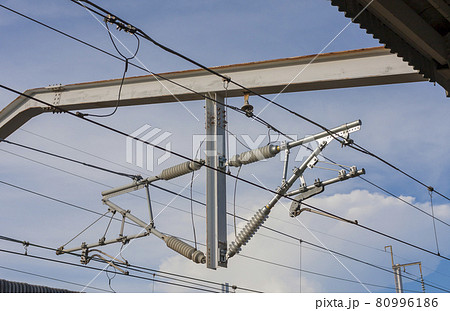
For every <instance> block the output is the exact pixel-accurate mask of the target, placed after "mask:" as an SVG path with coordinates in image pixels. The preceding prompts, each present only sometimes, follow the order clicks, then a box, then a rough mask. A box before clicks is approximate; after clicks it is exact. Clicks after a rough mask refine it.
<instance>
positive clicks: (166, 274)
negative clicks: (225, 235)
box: [0, 235, 259, 292]
mask: <svg viewBox="0 0 450 311" xmlns="http://www.w3.org/2000/svg"><path fill="white" fill-rule="evenodd" d="M0 240H6V241H9V242H14V243H20V244H23V241H19V240H17V239H13V238H9V237H5V236H1V235H0ZM189 242H191V241H189ZM27 243H29V242H27ZM29 244H30V246H33V247H37V248H42V249H46V250H49V251H55V249H54V248H51V247H47V246H43V245H40V244H35V243H29ZM67 254H69V255H72V256H76V257H80V256H81V255H79V254H76V253H67ZM122 259H123V257H122ZM92 260H93V261H98V262H102V263H103V261H101V260H100V259H98V258H92ZM124 262H125V264H124V263H123V262H118V261H112V263H113V264H114V265H116V266H118V267H123V268H126V269H128V270H131V271H136V272H140V273H144V274H155V273H157V274H159V276H160V277H162V278H166V279H170V280H174V281H181V282H184V283H188V284H191V285H199V286H202V287H206V288H209V289H212V290H217V288H215V287H213V286H209V285H204V284H199V283H195V282H203V283H207V284H210V285H218V286H221V285H222V283H219V282H214V281H210V280H205V279H200V278H195V277H190V276H186V275H182V274H177V273H172V272H167V271H161V270H155V269H151V268H148V267H142V266H138V265H132V264H129V263H128V261H126V260H124ZM179 278H183V279H187V280H191V281H186V280H180V279H179ZM192 281H195V282H192ZM239 288H240V289H242V290H245V291H249V292H259V291H256V290H253V289H249V288H244V287H239Z"/></svg>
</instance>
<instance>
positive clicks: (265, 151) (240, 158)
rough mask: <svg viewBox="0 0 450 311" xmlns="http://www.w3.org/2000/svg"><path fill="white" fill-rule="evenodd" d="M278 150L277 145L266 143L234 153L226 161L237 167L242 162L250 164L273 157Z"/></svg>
mask: <svg viewBox="0 0 450 311" xmlns="http://www.w3.org/2000/svg"><path fill="white" fill-rule="evenodd" d="M278 152H279V150H278V147H277V146H274V145H267V146H264V147H261V148H258V149H253V150H250V151H246V152H243V153H241V154H238V155H235V156H234V157H232V158H231V160H230V161H228V165H230V166H236V167H239V166H241V165H242V164H250V163H253V162H257V161H261V160H264V159H269V158H272V157H274V156H275V155H276V154H277V153H278Z"/></svg>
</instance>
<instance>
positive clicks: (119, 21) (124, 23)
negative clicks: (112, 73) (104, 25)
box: [70, 0, 450, 201]
mask: <svg viewBox="0 0 450 311" xmlns="http://www.w3.org/2000/svg"><path fill="white" fill-rule="evenodd" d="M70 1H72V2H73V3H76V4H78V5H80V6H82V7H84V8H85V9H87V10H89V11H91V12H93V13H95V14H97V15H99V16H101V17H103V18H107V16H114V22H115V23H116V25H118V27H124V26H126V27H129V28H130V27H131V28H133V29H134V30H133V32H134V33H136V34H137V35H140V36H141V37H143V38H144V39H147V40H148V41H150V42H151V43H153V44H154V45H156V46H157V47H159V48H161V49H163V50H164V51H166V52H169V53H171V54H173V55H176V56H178V57H180V58H182V59H184V60H186V61H188V62H190V63H191V64H194V65H195V66H197V67H199V68H201V69H203V70H206V71H208V72H210V73H211V74H214V75H216V76H218V77H220V78H221V79H223V80H224V81H227V82H228V83H232V84H234V85H235V86H237V87H239V88H241V89H243V90H244V91H245V92H247V93H251V94H253V95H255V96H257V97H259V98H261V99H263V100H265V101H267V102H269V103H270V104H273V105H275V106H277V107H278V108H281V109H283V110H285V111H287V112H288V113H290V114H292V115H294V116H296V117H298V118H300V119H303V120H304V121H307V122H308V123H311V124H313V125H315V126H317V127H319V128H321V129H322V130H324V131H326V132H328V133H329V134H330V135H332V137H334V138H335V139H336V140H338V141H339V142H341V143H342V141H341V140H340V139H338V138H337V137H336V135H335V134H333V133H332V132H331V131H330V130H329V129H328V128H327V127H325V126H323V125H321V124H320V123H318V122H316V121H313V120H312V119H310V118H308V117H306V116H304V115H301V114H299V113H297V112H296V111H294V110H292V109H289V108H287V107H285V106H283V105H281V104H279V103H277V102H275V101H274V100H271V99H269V98H268V97H266V96H264V95H261V94H259V93H257V92H255V91H253V90H252V89H249V88H247V87H245V86H244V85H242V84H240V83H238V82H236V81H234V80H232V79H231V78H230V77H227V76H224V75H223V74H221V73H219V72H217V71H215V70H213V69H211V68H208V67H206V66H204V65H202V64H201V63H199V62H197V61H195V60H193V59H191V58H189V57H187V56H185V55H184V54H182V53H179V52H177V51H175V50H173V49H171V48H169V47H167V46H165V45H164V44H161V43H160V42H158V41H156V40H154V39H153V38H152V37H150V36H149V35H148V34H146V33H145V32H144V31H142V30H141V29H139V28H137V27H135V26H132V24H131V23H129V22H127V21H125V20H123V19H121V18H120V17H117V16H116V15H114V14H112V13H110V12H109V11H108V10H106V9H104V8H102V7H100V6H99V5H97V4H95V3H93V2H92V1H89V0H83V1H82V2H84V3H86V4H88V5H90V6H93V7H94V8H95V9H97V10H100V11H101V12H103V13H100V12H98V11H96V10H93V9H92V8H90V7H89V6H86V5H84V4H82V3H81V1H78V0H70ZM105 14H107V15H105ZM283 135H284V134H283ZM284 136H286V135H284ZM349 147H350V148H352V149H354V150H356V151H359V152H362V153H364V154H367V155H370V156H372V157H374V158H376V159H378V160H379V161H381V162H383V163H384V164H386V165H388V166H390V167H391V168H393V169H395V170H396V171H398V172H400V173H402V174H403V175H405V176H407V177H408V178H410V179H411V180H413V181H415V182H417V183H419V184H420V185H422V186H424V187H425V188H427V189H429V188H431V189H433V191H434V192H435V193H436V194H438V195H439V196H441V197H443V198H445V199H447V200H449V201H450V198H449V197H447V196H446V195H444V194H442V193H440V192H439V191H437V190H435V189H434V188H433V187H431V186H429V185H427V184H425V183H424V182H422V181H420V180H418V179H417V178H415V177H413V176H412V175H410V174H408V173H406V172H405V171H404V170H402V169H400V168H398V167H397V166H395V165H393V164H391V163H390V162H388V161H387V160H384V159H383V158H381V157H379V156H377V155H376V154H374V153H372V152H370V151H368V150H367V149H365V148H364V147H361V146H360V145H358V144H356V143H355V142H353V143H352V144H350V145H349Z"/></svg>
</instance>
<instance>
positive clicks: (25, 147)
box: [0, 139, 139, 179]
mask: <svg viewBox="0 0 450 311" xmlns="http://www.w3.org/2000/svg"><path fill="white" fill-rule="evenodd" d="M0 142H5V143H7V144H10V145H13V146H17V147H20V148H24V149H28V150H32V151H34V152H38V153H42V154H45V155H48V156H51V157H55V158H58V159H61V160H65V161H69V162H73V163H77V164H80V165H84V166H87V167H90V168H93V169H96V170H100V171H103V172H107V173H111V174H115V175H119V176H122V177H128V178H131V179H139V176H137V175H131V174H127V173H122V172H118V171H113V170H110V169H107V168H104V167H100V166H97V165H94V164H89V163H84V162H82V161H78V160H75V159H73V158H69V157H65V156H62V155H59V154H56V153H52V152H49V151H45V150H42V149H38V148H34V147H30V146H27V145H24V144H20V143H16V142H12V141H10V140H6V139H0Z"/></svg>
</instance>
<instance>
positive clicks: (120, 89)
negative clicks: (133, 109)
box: [84, 21, 141, 118]
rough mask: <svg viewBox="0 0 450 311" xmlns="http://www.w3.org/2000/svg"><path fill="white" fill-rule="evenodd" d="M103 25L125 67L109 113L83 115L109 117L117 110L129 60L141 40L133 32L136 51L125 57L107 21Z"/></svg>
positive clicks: (133, 56) (86, 114) (136, 52)
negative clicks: (114, 104) (114, 103)
mask: <svg viewBox="0 0 450 311" xmlns="http://www.w3.org/2000/svg"><path fill="white" fill-rule="evenodd" d="M105 25H106V29H107V31H108V35H109V38H110V39H111V42H112V44H113V46H114V48H115V49H116V51H117V53H119V55H120V56H121V57H122V58H123V60H124V62H125V67H124V70H123V74H122V79H121V81H120V86H119V92H118V95H117V103H116V106H115V107H114V110H113V111H112V112H110V113H107V114H92V113H85V114H84V116H91V117H102V118H103V117H110V116H112V115H114V114H115V113H116V112H117V109H118V108H119V105H120V95H121V94H122V87H123V82H124V81H125V76H126V74H127V71H128V64H129V61H130V60H132V59H134V58H135V57H136V55H137V54H138V52H139V47H140V43H141V42H140V40H139V37H138V36H136V35H135V34H134V37H135V38H136V40H137V47H136V51H135V52H134V54H133V55H131V57H126V56H125V55H123V54H122V52H120V50H119V49H118V48H117V46H116V43H115V42H114V38H113V37H112V35H111V31H110V30H109V26H108V22H106V21H105Z"/></svg>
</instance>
